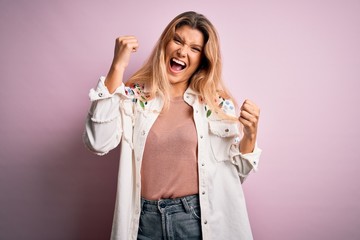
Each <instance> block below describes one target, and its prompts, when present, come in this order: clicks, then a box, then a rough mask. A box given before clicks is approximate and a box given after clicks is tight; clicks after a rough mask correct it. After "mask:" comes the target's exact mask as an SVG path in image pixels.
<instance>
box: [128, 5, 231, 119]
mask: <svg viewBox="0 0 360 240" xmlns="http://www.w3.org/2000/svg"><path fill="white" fill-rule="evenodd" d="M185 25H186V26H189V27H191V28H193V29H197V30H199V31H200V32H201V33H202V34H203V37H204V43H205V45H204V49H203V55H202V59H201V63H200V65H199V67H198V69H197V70H196V71H195V72H194V74H193V75H192V76H191V77H190V79H189V87H190V88H191V89H193V90H194V91H196V92H198V93H199V94H200V96H201V98H202V99H204V101H205V102H206V105H207V106H208V108H210V109H212V110H213V111H215V112H218V113H220V116H221V115H223V114H222V111H219V110H220V108H221V107H220V106H219V104H218V102H217V99H218V97H219V96H220V97H222V98H226V99H231V100H232V101H233V102H234V104H236V102H235V100H234V99H233V98H232V97H231V95H230V93H229V92H228V91H227V90H226V87H225V85H224V83H223V80H222V62H221V54H220V44H219V38H218V34H217V32H216V29H215V27H214V26H213V25H212V23H211V22H210V21H209V20H208V19H207V18H206V17H205V16H204V15H202V14H199V13H196V12H193V11H189V12H184V13H181V14H179V15H178V16H176V17H175V18H174V19H173V20H172V21H171V22H170V23H169V24H168V25H167V26H166V28H165V29H164V31H163V33H162V34H161V36H160V38H159V40H158V41H157V43H156V45H155V47H154V49H153V51H152V53H151V55H150V57H149V59H148V60H147V61H146V62H145V64H144V65H143V66H142V67H141V68H140V69H139V70H138V71H137V72H136V73H135V74H134V75H133V76H132V77H131V78H130V79H129V80H128V82H127V85H133V84H140V85H145V86H146V89H147V90H148V92H146V94H147V96H148V97H150V98H152V97H154V96H155V95H156V94H159V95H160V96H161V97H162V98H163V99H164V108H165V109H166V108H167V106H168V105H169V100H170V83H169V81H168V79H167V72H166V63H165V49H166V46H167V44H168V43H169V42H170V41H171V40H172V39H173V37H174V34H175V31H176V30H177V29H178V28H180V27H182V26H185ZM223 117H225V118H227V117H226V116H223Z"/></svg>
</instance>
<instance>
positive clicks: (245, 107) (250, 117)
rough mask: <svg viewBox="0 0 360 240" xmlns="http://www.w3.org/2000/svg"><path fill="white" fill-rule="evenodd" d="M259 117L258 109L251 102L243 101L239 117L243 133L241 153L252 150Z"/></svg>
mask: <svg viewBox="0 0 360 240" xmlns="http://www.w3.org/2000/svg"><path fill="white" fill-rule="evenodd" d="M259 116H260V108H259V107H258V106H257V105H256V104H255V103H253V102H252V101H250V100H245V101H244V103H243V104H242V106H241V108H240V117H239V121H240V122H241V124H242V126H243V132H244V136H243V138H242V140H241V142H240V150H241V152H242V153H249V152H252V151H253V150H254V147H255V142H256V136H257V129H258V122H259Z"/></svg>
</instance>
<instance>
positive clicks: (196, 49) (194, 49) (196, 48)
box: [191, 47, 201, 53]
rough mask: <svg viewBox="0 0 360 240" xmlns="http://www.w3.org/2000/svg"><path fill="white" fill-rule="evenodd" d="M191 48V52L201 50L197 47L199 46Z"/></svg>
mask: <svg viewBox="0 0 360 240" xmlns="http://www.w3.org/2000/svg"><path fill="white" fill-rule="evenodd" d="M191 50H192V51H193V52H197V53H199V52H201V48H199V47H192V48H191Z"/></svg>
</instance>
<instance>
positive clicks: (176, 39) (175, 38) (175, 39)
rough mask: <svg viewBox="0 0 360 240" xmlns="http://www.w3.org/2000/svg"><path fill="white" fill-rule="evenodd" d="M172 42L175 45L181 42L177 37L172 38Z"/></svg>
mask: <svg viewBox="0 0 360 240" xmlns="http://www.w3.org/2000/svg"><path fill="white" fill-rule="evenodd" d="M173 40H174V42H175V43H176V44H181V40H180V39H179V38H178V37H174V39H173Z"/></svg>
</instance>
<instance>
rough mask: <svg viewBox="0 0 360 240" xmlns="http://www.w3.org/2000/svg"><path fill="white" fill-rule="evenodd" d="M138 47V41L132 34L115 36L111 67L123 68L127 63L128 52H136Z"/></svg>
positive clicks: (128, 58)
mask: <svg viewBox="0 0 360 240" xmlns="http://www.w3.org/2000/svg"><path fill="white" fill-rule="evenodd" d="M138 48H139V43H138V41H137V39H136V37H134V36H122V37H119V38H117V39H116V41H115V50H114V59H113V62H112V67H113V68H116V69H117V68H122V69H125V68H126V67H127V66H128V65H129V61H130V54H131V53H132V52H136V51H137V49H138Z"/></svg>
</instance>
